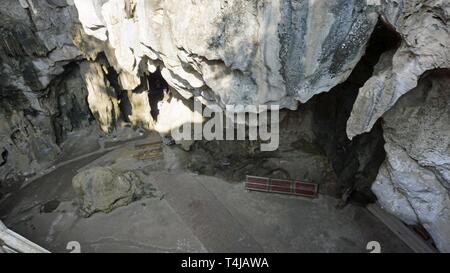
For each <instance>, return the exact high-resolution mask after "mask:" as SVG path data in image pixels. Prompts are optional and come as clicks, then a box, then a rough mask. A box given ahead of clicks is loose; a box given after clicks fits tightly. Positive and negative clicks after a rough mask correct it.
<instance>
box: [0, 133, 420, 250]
mask: <svg viewBox="0 0 450 273" xmlns="http://www.w3.org/2000/svg"><path fill="white" fill-rule="evenodd" d="M90 137H91V138H89V137H87V136H83V135H81V136H80V135H78V136H74V137H73V139H72V140H71V141H70V140H69V141H68V142H67V143H66V147H65V150H64V151H65V154H64V155H63V156H62V157H61V159H60V162H59V163H56V164H55V167H54V168H50V170H49V171H47V172H44V173H42V174H41V175H40V176H38V177H37V178H36V179H34V180H30V181H27V182H25V183H24V185H23V186H22V188H21V189H20V190H18V191H15V192H14V193H12V194H9V195H8V196H7V197H6V198H5V199H3V200H2V201H1V202H0V219H1V220H2V221H3V222H4V223H5V224H6V225H7V226H8V227H9V228H10V229H12V230H14V231H16V232H17V233H19V234H21V235H23V236H25V237H26V238H28V239H30V240H32V241H34V242H36V243H37V244H39V245H41V246H43V247H45V248H47V249H48V250H50V251H52V252H69V250H67V249H66V246H67V244H68V243H69V242H72V241H77V242H79V243H80V245H81V251H82V252H368V250H366V245H367V243H368V242H370V241H378V242H380V243H381V246H382V251H383V252H410V251H411V250H410V249H409V248H408V247H407V246H406V245H405V244H404V243H403V242H402V241H401V240H400V239H399V238H398V237H396V235H394V234H393V233H392V232H391V231H390V230H389V229H388V228H387V227H386V226H384V225H383V224H382V223H381V222H379V220H378V219H377V218H375V217H374V216H373V215H371V214H370V213H369V212H368V211H367V210H366V209H364V208H362V207H359V206H353V205H348V206H347V207H346V208H344V209H342V210H338V209H336V204H337V203H338V200H336V199H334V198H332V197H329V196H326V195H320V197H319V198H318V199H315V200H310V199H306V198H299V197H293V196H285V195H278V194H267V193H259V192H247V191H245V189H244V186H243V183H231V182H228V181H225V180H224V179H223V178H219V177H213V176H204V175H198V174H195V173H193V172H191V171H189V170H187V169H186V168H184V167H183V166H184V165H185V164H184V163H185V161H186V160H189V158H188V157H187V153H186V152H185V151H183V150H181V149H180V148H179V147H178V146H163V156H162V157H161V158H160V159H156V160H155V159H149V160H145V159H144V160H139V159H136V153H137V152H138V151H137V149H136V147H137V146H138V145H142V144H146V143H150V142H158V141H159V140H160V137H159V136H157V135H150V136H144V137H142V136H140V137H134V138H131V139H128V140H123V136H122V138H121V137H119V138H118V139H119V140H117V139H114V140H112V141H107V140H102V141H100V142H99V141H97V138H95V137H92V135H90ZM81 138H82V139H84V140H85V143H84V144H83V145H79V140H80V139H81ZM120 139H122V140H120ZM93 166H111V167H113V168H116V169H121V170H134V171H136V172H137V173H139V175H140V176H141V177H142V178H143V180H144V181H145V183H150V184H151V185H152V186H153V187H154V188H155V189H156V191H157V194H156V195H155V196H152V197H148V198H146V199H143V200H139V201H136V202H134V203H132V204H130V205H128V206H126V207H121V208H118V209H116V210H114V211H113V212H111V213H109V214H103V213H97V214H94V215H93V216H91V217H90V218H83V217H81V216H79V213H78V204H77V201H76V200H77V198H76V195H75V193H74V191H73V189H72V178H73V177H74V176H75V175H76V174H77V172H78V171H80V170H82V169H86V168H90V167H93Z"/></svg>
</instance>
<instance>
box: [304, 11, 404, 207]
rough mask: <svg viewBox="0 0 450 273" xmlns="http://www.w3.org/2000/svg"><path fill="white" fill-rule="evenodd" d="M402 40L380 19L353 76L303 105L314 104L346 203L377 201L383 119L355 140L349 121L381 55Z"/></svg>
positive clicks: (318, 130)
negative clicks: (374, 185)
mask: <svg viewBox="0 0 450 273" xmlns="http://www.w3.org/2000/svg"><path fill="white" fill-rule="evenodd" d="M400 42H401V37H400V36H399V34H398V33H396V32H395V31H394V30H392V29H391V28H390V27H389V26H387V25H386V24H385V23H383V21H382V20H381V19H380V20H379V22H378V24H377V26H376V27H375V29H374V31H373V33H372V36H371V38H370V40H369V43H368V46H367V49H366V53H365V55H364V56H363V57H362V59H361V60H360V61H359V63H358V64H357V65H356V67H355V69H354V70H353V71H352V73H351V75H350V76H349V78H348V79H347V80H346V81H345V82H344V83H342V84H339V85H338V86H336V87H335V88H333V89H332V90H331V91H330V92H328V93H323V94H319V95H317V96H315V97H314V98H313V99H312V100H311V101H310V102H308V103H307V104H306V105H303V106H301V107H308V106H307V105H313V106H312V107H313V109H314V110H313V113H314V122H315V126H314V133H315V135H316V136H317V138H316V141H317V142H318V143H317V144H318V145H319V146H321V147H323V149H324V152H325V153H326V155H327V157H328V158H329V159H330V161H331V163H332V166H333V169H334V171H335V172H336V175H337V178H338V183H339V191H340V195H341V199H342V204H341V205H342V206H344V205H345V204H346V203H347V202H355V203H357V204H367V203H372V202H375V201H376V197H375V195H374V194H373V193H372V191H371V186H372V183H373V181H374V180H375V178H376V176H377V174H378V170H379V167H380V166H381V164H382V163H383V161H384V159H385V157H386V154H385V151H384V139H383V129H382V126H381V121H378V122H377V123H376V125H375V126H374V127H373V129H372V131H371V132H369V133H366V134H363V135H360V136H357V137H356V138H354V139H353V140H349V139H348V137H347V133H346V128H347V121H348V119H349V117H350V114H351V111H352V108H353V105H354V103H355V101H356V98H357V96H358V92H359V89H360V88H361V87H362V86H363V85H364V84H365V83H366V82H367V80H369V78H370V77H371V76H372V75H373V71H374V67H375V65H376V64H377V63H378V61H379V59H380V57H381V55H382V54H383V53H384V52H387V51H389V50H393V49H396V48H397V47H398V46H399V45H400Z"/></svg>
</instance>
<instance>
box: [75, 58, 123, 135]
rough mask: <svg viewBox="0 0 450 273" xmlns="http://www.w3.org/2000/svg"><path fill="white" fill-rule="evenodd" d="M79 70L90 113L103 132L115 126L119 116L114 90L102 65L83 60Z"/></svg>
mask: <svg viewBox="0 0 450 273" xmlns="http://www.w3.org/2000/svg"><path fill="white" fill-rule="evenodd" d="M80 70H81V74H82V77H83V79H84V81H85V82H86V86H87V89H88V94H89V95H88V97H87V101H88V103H89V106H90V108H91V111H92V114H93V115H94V117H95V119H96V120H97V122H98V123H99V125H100V128H101V129H102V130H103V131H104V132H109V131H111V130H112V129H113V128H115V127H116V123H117V120H118V119H119V116H120V109H119V101H118V100H117V98H116V93H115V92H116V91H115V90H114V88H113V87H111V86H110V83H109V81H108V80H107V79H106V75H105V71H104V66H102V65H101V64H100V63H94V62H83V63H82V64H81V65H80Z"/></svg>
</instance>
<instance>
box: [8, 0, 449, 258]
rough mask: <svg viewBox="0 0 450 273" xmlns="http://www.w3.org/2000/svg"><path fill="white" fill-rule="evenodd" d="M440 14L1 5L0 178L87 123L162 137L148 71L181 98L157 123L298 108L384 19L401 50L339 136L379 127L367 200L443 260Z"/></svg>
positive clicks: (437, 8)
mask: <svg viewBox="0 0 450 273" xmlns="http://www.w3.org/2000/svg"><path fill="white" fill-rule="evenodd" d="M449 12H450V3H449V2H448V1H446V0H430V1H424V0H382V1H377V0H370V1H369V0H368V1H360V0H334V1H325V0H323V1H322V0H277V1H269V0H264V1H262V0H250V1H243V0H228V1H225V0H211V1H191V0H70V1H69V0H45V1H37V0H20V1H19V0H17V1H16V0H4V1H1V3H0V16H1V17H2V22H1V23H0V28H1V33H0V58H1V63H0V79H1V80H0V96H1V101H0V105H1V108H0V152H3V151H7V157H6V160H5V159H2V162H3V163H1V164H2V166H0V179H6V178H7V177H8V176H9V175H11V174H18V173H19V174H29V173H33V172H35V171H37V170H39V169H40V168H42V167H45V165H46V164H48V163H49V162H50V161H51V160H52V159H54V158H55V157H56V156H57V155H58V153H59V152H60V147H59V144H60V143H61V142H62V141H64V138H65V135H66V134H67V133H68V132H71V131H73V130H77V129H79V128H83V127H85V126H87V125H89V124H90V122H91V121H92V120H94V119H95V120H96V121H97V123H98V124H99V126H100V127H101V128H102V130H103V131H105V132H110V131H111V130H114V128H115V127H116V126H117V125H118V124H119V123H120V122H119V121H121V120H123V121H126V122H130V123H132V124H133V125H135V126H139V127H144V128H147V129H156V130H159V129H158V128H163V129H162V130H164V131H167V130H168V128H170V127H171V126H169V125H168V124H163V122H160V123H159V124H158V121H157V120H155V117H154V116H152V114H151V113H154V112H155V108H157V102H156V101H154V100H152V99H150V98H151V95H152V92H151V90H152V89H153V88H157V89H159V87H155V86H153V83H154V82H155V81H154V80H150V81H148V79H152V77H151V75H156V74H157V73H160V74H161V76H162V77H163V78H164V80H165V81H166V82H167V84H168V87H167V89H169V90H171V91H172V92H173V93H177V95H179V97H177V99H174V100H173V104H171V105H167V104H165V105H164V107H163V108H162V111H161V113H165V112H173V111H171V110H168V109H173V108H174V107H175V108H176V107H177V106H176V105H177V104H180V105H181V104H183V100H189V99H191V98H193V97H195V98H197V99H199V100H200V101H201V102H202V103H203V104H205V105H211V104H218V105H219V106H221V107H225V106H226V105H229V104H238V105H261V104H276V105H280V106H281V107H282V108H287V109H290V110H295V109H296V108H297V107H298V105H299V104H300V103H307V102H308V101H310V100H311V99H312V98H313V97H314V96H315V95H317V94H319V93H324V92H328V91H330V90H331V89H333V88H334V87H336V86H338V85H339V84H341V83H343V82H345V81H346V80H347V79H348V78H349V76H350V74H351V73H352V71H354V70H355V67H356V65H357V64H358V62H360V60H361V58H362V57H363V56H364V54H368V53H370V52H367V51H368V50H369V49H367V45H368V42H369V40H370V38H371V36H372V34H373V30H374V29H375V27H376V25H377V23H378V24H379V23H380V22H381V23H382V24H384V25H385V27H386V28H388V29H390V31H391V32H392V33H395V35H397V36H398V40H399V45H398V47H396V48H390V49H389V50H388V51H386V52H384V53H383V54H382V56H381V57H380V59H379V60H377V61H378V64H377V65H376V66H375V68H374V72H373V75H372V76H371V77H370V79H369V80H367V81H366V82H365V83H363V86H362V88H361V89H360V91H359V94H358V96H357V99H356V101H355V103H354V105H353V110H352V113H351V116H350V118H349V120H348V122H347V135H348V137H349V138H351V139H352V138H354V137H356V136H358V135H361V134H363V133H365V132H369V131H371V130H372V128H373V127H374V125H375V124H378V123H377V121H380V120H382V121H383V128H384V137H385V140H386V146H385V150H386V153H387V158H386V161H385V163H384V164H383V166H382V167H381V169H380V172H379V175H378V178H377V180H376V183H375V184H374V186H373V189H374V193H375V194H376V195H377V197H378V199H379V202H380V203H381V204H382V205H383V206H384V207H385V208H386V209H387V210H389V211H391V212H392V213H394V214H396V215H397V216H399V217H400V218H401V219H403V220H404V221H406V222H408V223H411V224H417V223H419V224H422V225H424V226H425V227H426V228H427V229H428V231H430V233H431V234H432V236H433V238H434V239H435V241H436V242H437V245H438V247H439V248H440V249H441V250H442V251H450V231H449V229H448V227H449V226H450V220H449V219H450V204H449V189H450V174H449V173H450V171H449V168H450V167H449V154H450V151H449V135H450V129H449V127H448V124H449V120H448V119H449V112H448V111H449V100H448V94H447V93H448V78H449V74H448V69H449V68H450V34H449V33H450V32H449V27H448V25H449ZM430 71H431V72H430ZM152 73H153V74H152ZM164 109H165V110H164ZM184 110H185V109H183V111H180V112H183V113H184ZM161 120H173V117H161V119H159V121H161ZM176 122H177V121H176V120H175V121H174V123H176ZM360 145H363V144H360ZM355 147H356V146H355ZM333 153H334V151H333ZM342 168H343V167H342Z"/></svg>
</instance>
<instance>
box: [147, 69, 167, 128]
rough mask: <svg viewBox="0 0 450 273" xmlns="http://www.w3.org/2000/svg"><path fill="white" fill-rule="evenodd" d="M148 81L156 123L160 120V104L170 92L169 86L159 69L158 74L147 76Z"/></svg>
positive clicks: (149, 97)
mask: <svg viewBox="0 0 450 273" xmlns="http://www.w3.org/2000/svg"><path fill="white" fill-rule="evenodd" d="M147 81H148V86H149V88H148V90H149V93H148V99H149V102H150V107H151V109H152V110H151V114H152V117H153V120H154V121H157V120H158V116H159V109H158V104H159V102H161V101H162V100H163V99H164V96H165V93H166V92H168V90H169V85H168V84H167V82H166V80H164V78H163V77H162V75H161V71H160V70H159V69H158V70H156V72H154V73H151V74H150V75H148V76H147Z"/></svg>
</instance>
